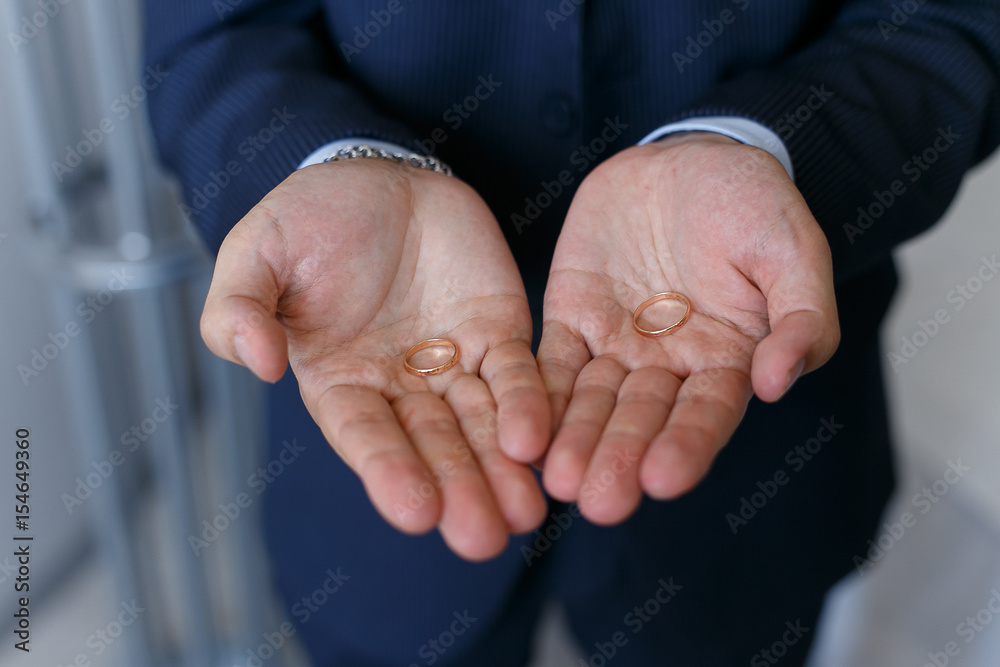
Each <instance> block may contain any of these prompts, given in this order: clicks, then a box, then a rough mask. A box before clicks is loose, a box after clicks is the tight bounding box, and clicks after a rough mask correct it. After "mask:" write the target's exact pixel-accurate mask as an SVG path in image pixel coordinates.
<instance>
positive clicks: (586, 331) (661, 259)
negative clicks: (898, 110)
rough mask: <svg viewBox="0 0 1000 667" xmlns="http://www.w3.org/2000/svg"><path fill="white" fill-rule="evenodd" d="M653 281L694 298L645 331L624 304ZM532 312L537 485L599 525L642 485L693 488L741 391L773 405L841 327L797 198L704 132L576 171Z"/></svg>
mask: <svg viewBox="0 0 1000 667" xmlns="http://www.w3.org/2000/svg"><path fill="white" fill-rule="evenodd" d="M667 291H675V292H681V293H683V294H684V295H686V296H687V297H688V298H689V299H690V300H691V304H692V310H693V312H692V314H691V318H690V320H689V321H688V322H687V323H686V324H685V325H684V326H683V327H681V328H680V329H678V330H677V331H675V332H674V333H672V334H670V335H667V336H663V337H658V338H647V337H644V336H641V335H640V334H638V333H637V332H636V331H635V329H634V328H633V326H632V313H633V311H634V310H635V308H636V306H638V305H639V304H640V303H641V302H642V301H643V300H645V299H646V298H647V297H649V296H652V295H653V294H655V293H657V292H667ZM661 303H662V304H669V303H671V302H661ZM673 303H676V302H673ZM657 308H660V306H653V307H650V308H649V309H648V310H647V311H646V313H647V314H649V315H650V316H651V317H652V316H653V315H654V311H655V310H656V309H657ZM544 312H545V316H544V322H543V327H542V341H541V346H540V348H539V351H538V361H539V366H540V367H541V371H542V377H543V378H544V380H545V383H546V385H547V387H548V391H549V395H550V400H551V404H552V408H553V419H554V423H555V425H556V426H557V431H556V435H555V437H554V440H553V442H552V444H551V446H550V448H549V451H548V453H547V455H546V459H545V464H544V484H545V488H546V489H547V490H548V492H549V493H550V494H551V495H553V496H554V497H556V498H558V499H560V500H564V501H569V500H578V502H579V506H580V509H581V511H582V513H583V514H584V515H585V516H586V517H587V518H588V519H590V520H592V521H594V522H596V523H601V524H612V523H617V522H619V521H621V520H623V519H625V518H626V517H627V516H628V515H629V514H631V513H632V512H633V511H634V510H635V509H636V507H637V506H638V504H639V501H640V499H641V497H642V492H643V491H645V492H646V493H648V494H649V495H650V496H652V497H654V498H658V499H668V498H674V497H677V496H679V495H681V494H683V493H685V492H686V491H688V490H690V489H691V488H692V487H694V486H695V485H696V484H697V483H698V481H699V480H700V479H701V478H702V477H703V476H704V475H705V474H706V473H707V471H708V469H709V466H710V465H711V462H712V460H713V459H714V457H715V455H716V454H717V453H718V451H719V450H720V449H721V448H722V447H723V446H724V445H725V444H726V442H727V441H728V440H729V438H730V437H731V436H732V434H733V432H734V431H735V429H736V426H737V425H738V424H739V422H740V420H741V419H742V417H743V414H744V411H745V410H746V406H747V403H748V402H749V400H750V396H751V393H752V392H756V394H757V396H758V397H759V398H761V399H762V400H765V401H775V400H777V399H778V398H780V397H781V396H782V395H783V394H784V393H785V392H786V391H787V390H788V388H789V387H790V386H791V384H792V382H794V381H795V379H796V378H797V377H799V376H800V375H801V374H803V373H807V372H809V371H811V370H813V369H815V368H817V367H818V366H821V365H822V364H823V363H825V362H826V361H827V360H828V359H829V358H830V356H831V355H832V354H833V352H834V350H835V349H836V347H837V344H838V342H839V339H840V329H839V326H838V323H837V311H836V302H835V300H834V293H833V273H832V267H831V259H830V250H829V246H828V244H827V242H826V239H825V237H824V235H823V232H822V230H821V229H820V227H819V225H818V224H817V223H816V221H815V219H814V218H813V217H812V215H811V214H810V213H809V209H808V208H807V206H806V203H805V201H804V200H803V199H802V197H801V196H800V195H799V192H798V190H797V189H796V188H795V186H794V184H793V183H792V182H791V180H790V179H789V178H788V176H787V174H786V173H785V171H784V169H783V168H782V167H781V164H780V163H779V162H778V161H777V160H775V159H774V158H773V157H772V156H771V155H769V154H767V153H766V152H764V151H762V150H759V149H756V148H752V147H749V146H744V145H742V144H739V143H738V142H736V141H734V140H732V139H729V138H727V137H724V136H722V135H718V134H712V133H701V132H697V133H685V134H683V135H676V136H673V137H670V138H668V139H666V140H665V141H661V142H658V143H655V144H650V145H646V146H638V147H634V148H630V149H628V150H625V151H623V152H622V153H620V154H618V155H616V156H614V157H612V158H611V159H609V160H608V161H607V162H605V163H603V164H602V165H600V166H599V167H598V168H597V169H596V170H595V171H594V172H593V173H592V174H590V175H589V176H588V177H587V179H586V180H585V181H584V182H583V183H582V184H581V186H580V190H579V191H578V192H577V194H576V196H575V198H574V200H573V203H572V206H571V207H570V211H569V213H568V215H567V218H566V222H565V224H564V226H563V229H562V232H561V235H560V237H559V242H558V245H557V246H556V251H555V258H554V260H553V263H552V270H551V274H550V277H549V283H548V286H547V289H546V292H545V311H544ZM644 317H645V316H644ZM660 317H664V316H663V314H662V313H661V315H660ZM676 319H677V317H675V316H672V315H668V316H665V317H664V319H663V320H662V321H657V322H655V323H653V324H650V325H648V327H649V328H657V327H665V326H667V325H669V324H671V323H672V322H673V321H676Z"/></svg>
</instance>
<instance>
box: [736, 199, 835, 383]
mask: <svg viewBox="0 0 1000 667" xmlns="http://www.w3.org/2000/svg"><path fill="white" fill-rule="evenodd" d="M796 210H797V211H798V210H799V209H796ZM799 215H802V216H803V217H804V219H803V221H802V222H801V224H800V225H798V227H797V229H799V233H798V234H797V235H795V236H791V237H789V240H788V242H787V243H786V244H784V246H785V247H784V248H780V247H779V246H780V245H781V244H777V243H776V244H775V247H776V249H775V251H774V253H773V254H774V257H772V258H768V261H767V265H768V266H770V267H771V270H770V271H763V272H762V273H763V274H764V275H763V276H762V277H761V279H760V280H759V282H758V284H759V285H760V289H761V292H762V293H763V294H764V297H765V298H766V299H767V311H768V321H769V323H770V328H771V332H770V333H769V334H768V335H767V336H766V337H765V338H764V339H763V340H762V341H761V342H760V343H759V344H758V345H757V349H756V350H755V351H754V355H753V363H752V365H751V378H752V380H753V388H754V390H755V391H756V393H757V396H758V397H759V398H760V399H761V400H764V401H776V400H778V399H779V398H781V396H783V395H784V394H785V393H786V392H787V391H788V389H789V388H790V387H791V386H792V383H794V382H795V380H796V379H797V378H798V377H799V376H800V375H802V374H803V373H808V372H810V371H812V370H815V369H816V368H819V367H820V366H822V365H823V364H824V363H826V362H827V360H828V359H829V358H830V357H831V356H833V353H834V351H835V350H836V349H837V345H838V344H839V342H840V325H839V322H838V320H837V300H836V296H835V295H834V290H833V264H832V260H831V258H830V246H829V244H828V243H827V242H826V239H825V237H824V236H823V232H822V231H821V230H820V228H819V225H818V224H817V223H816V222H815V220H813V219H812V216H811V215H810V214H809V212H808V209H805V207H804V205H803V207H802V209H801V212H800V213H799Z"/></svg>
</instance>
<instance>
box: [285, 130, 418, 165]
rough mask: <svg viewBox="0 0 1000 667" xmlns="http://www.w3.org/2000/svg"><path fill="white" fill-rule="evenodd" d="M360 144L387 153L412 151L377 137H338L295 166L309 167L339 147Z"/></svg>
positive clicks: (404, 153) (407, 152)
mask: <svg viewBox="0 0 1000 667" xmlns="http://www.w3.org/2000/svg"><path fill="white" fill-rule="evenodd" d="M360 144H367V145H369V146H371V147H372V148H381V149H382V150H384V151H386V152H387V153H402V154H403V155H409V154H410V153H412V152H413V151H411V150H410V149H409V148H406V147H405V146H400V145H399V144H394V143H391V142H388V141H379V140H378V139H369V138H367V137H348V138H347V139H338V140H337V141H331V142H330V143H328V144H324V145H323V146H320V147H319V148H317V149H316V150H314V151H313V152H312V153H310V154H309V155H308V156H307V157H306V159H305V160H303V161H302V162H300V163H299V166H298V167H296V170H298V169H302V168H303V167H309V166H312V165H314V164H320V163H322V162H323V160H325V159H326V158H328V157H330V156H331V155H333V154H334V153H336V152H337V151H339V150H340V149H341V148H347V147H348V146H358V145H360Z"/></svg>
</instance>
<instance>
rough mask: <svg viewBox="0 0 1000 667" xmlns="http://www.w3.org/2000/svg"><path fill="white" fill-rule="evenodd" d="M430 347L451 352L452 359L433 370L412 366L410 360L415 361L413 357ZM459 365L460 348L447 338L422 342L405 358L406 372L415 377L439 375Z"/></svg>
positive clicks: (410, 350) (407, 353) (429, 339)
mask: <svg viewBox="0 0 1000 667" xmlns="http://www.w3.org/2000/svg"><path fill="white" fill-rule="evenodd" d="M429 347H442V348H445V349H450V350H451V357H449V358H448V360H447V361H445V362H444V363H443V364H438V365H437V366H434V367H432V368H417V367H416V366H413V365H411V364H410V360H411V359H413V355H415V354H416V353H417V352H420V351H421V350H426V349H427V348H429ZM457 363H458V346H457V345H455V343H453V342H452V341H450V340H448V339H447V338H428V339H427V340H422V341H420V342H419V343H417V344H416V345H414V346H413V347H411V348H410V349H409V350H407V351H406V356H405V357H404V358H403V365H404V366H406V370H407V372H409V373H412V374H413V375H437V374H438V373H444V372H445V371H446V370H448V369H449V368H451V367H452V366H454V365H455V364H457Z"/></svg>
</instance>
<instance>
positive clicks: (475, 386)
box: [201, 159, 551, 560]
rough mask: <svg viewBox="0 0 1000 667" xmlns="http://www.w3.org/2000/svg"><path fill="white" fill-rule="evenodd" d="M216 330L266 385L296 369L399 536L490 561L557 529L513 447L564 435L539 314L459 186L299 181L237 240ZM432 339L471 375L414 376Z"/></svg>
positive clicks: (328, 174)
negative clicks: (410, 364)
mask: <svg viewBox="0 0 1000 667" xmlns="http://www.w3.org/2000/svg"><path fill="white" fill-rule="evenodd" d="M201 331H202V336H203V337H204V339H205V342H206V343H207V344H208V346H209V348H210V349H211V350H212V351H213V352H215V353H216V354H217V355H219V356H220V357H222V358H224V359H228V360H230V361H233V362H236V363H242V364H244V365H246V366H247V367H249V368H250V369H251V370H252V371H253V372H254V373H256V374H257V375H258V376H259V377H260V378H262V379H264V380H267V381H270V382H275V381H277V380H278V379H280V378H281V376H282V375H283V373H284V371H285V367H286V364H287V363H289V362H290V363H291V366H292V370H293V371H294V372H295V376H296V378H297V379H298V382H299V386H300V389H301V393H302V398H303V401H304V402H305V405H306V407H307V408H308V409H309V412H310V414H311V415H312V416H313V418H314V419H315V420H316V423H317V424H319V426H320V428H321V429H322V430H323V434H324V435H325V436H326V438H327V440H328V441H329V442H330V444H331V445H332V446H333V449H334V450H335V451H336V452H337V454H339V455H340V457H341V458H342V459H343V460H344V461H345V462H346V463H347V465H348V466H350V467H351V468H352V469H353V470H354V472H356V473H357V474H358V475H359V476H360V477H361V480H362V482H363V483H364V486H365V489H366V490H367V492H368V495H369V497H370V499H371V501H372V503H373V504H374V505H375V507H376V508H377V509H378V511H379V512H380V513H381V514H382V516H383V517H385V519H386V520H387V521H388V522H389V523H390V524H392V525H393V526H396V527H397V528H399V529H400V530H403V531H405V532H409V533H420V532H425V531H427V530H430V529H431V528H433V527H435V526H437V527H438V528H439V529H440V531H441V534H442V536H443V537H444V539H445V541H446V542H447V543H448V545H449V546H450V547H451V548H452V549H453V550H454V551H455V552H456V553H458V554H459V555H460V556H463V557H465V558H468V559H472V560H478V559H484V558H489V557H492V556H494V555H496V554H498V553H499V552H500V551H501V550H502V549H503V548H504V546H505V545H506V542H507V536H508V534H509V533H510V532H514V533H523V532H527V531H530V530H532V529H533V528H535V527H536V526H537V525H538V524H539V523H540V522H541V521H542V519H543V517H544V514H545V503H544V499H543V497H542V494H541V490H540V489H539V488H538V484H537V482H536V480H535V478H534V476H533V474H532V471H531V470H530V468H529V467H528V466H527V465H526V464H523V463H517V462H515V461H512V460H511V459H509V458H507V457H506V456H504V455H503V454H502V453H501V452H500V449H499V445H500V443H503V446H504V449H505V450H509V451H512V452H519V451H527V452H535V451H540V450H543V449H544V447H545V445H546V444H547V442H548V439H549V437H550V435H551V427H550V415H549V408H548V403H547V400H546V394H545V388H544V385H543V384H542V381H541V377H540V375H539V373H538V369H537V365H536V363H535V360H534V358H533V357H532V354H531V347H530V345H531V318H530V315H529V311H528V304H527V299H526V297H525V293H524V287H523V285H522V284H521V280H520V276H519V275H518V271H517V267H516V266H515V264H514V260H513V258H512V257H511V254H510V251H509V249H508V247H507V244H506V242H505V241H504V238H503V235H502V234H501V232H500V230H499V227H498V226H497V223H496V220H495V219H494V218H493V216H492V214H491V213H490V211H489V209H488V208H487V207H486V204H485V203H484V202H483V201H482V200H481V199H480V198H479V196H478V195H476V194H475V192H474V191H473V190H472V189H471V188H469V187H468V186H467V185H465V184H464V183H462V182H461V181H459V180H457V179H453V178H448V177H446V176H443V175H441V174H434V173H430V172H425V171H420V170H417V169H414V168H412V167H408V166H403V165H396V164H392V163H388V162H382V161H376V160H366V159H358V160H352V161H350V162H338V163H331V164H321V165H316V166H312V167H307V168H305V169H302V170H300V171H297V172H295V173H294V174H292V175H291V176H290V177H289V178H288V179H286V180H285V182H284V183H282V184H281V185H279V186H278V187H277V188H275V189H274V190H273V191H272V192H271V193H270V194H269V195H268V196H267V197H265V198H264V199H263V200H262V201H261V202H260V203H259V204H258V205H257V206H256V207H254V209H253V210H252V211H251V212H250V213H249V214H248V215H247V216H246V217H245V218H244V219H243V220H241V221H240V222H239V223H238V224H237V225H236V226H235V227H234V228H233V230H232V231H231V232H230V234H229V236H227V237H226V240H225V242H224V243H223V244H222V248H221V249H220V251H219V257H218V262H217V264H216V268H215V274H214V276H213V279H212V286H211V289H210V291H209V294H208V299H207V301H206V303H205V310H204V313H203V315H202V321H201ZM434 337H447V338H450V339H451V340H453V341H454V342H455V343H456V344H457V345H458V348H459V352H460V358H459V363H458V365H457V366H455V367H454V368H452V369H450V370H448V371H446V372H444V373H442V374H440V375H435V376H429V377H416V376H413V375H410V374H409V373H407V372H406V371H405V369H404V367H403V356H404V354H405V353H406V351H407V350H408V349H409V347H410V346H411V345H413V344H415V343H417V342H419V341H421V340H423V339H426V338H434ZM330 510H331V511H339V510H338V508H330Z"/></svg>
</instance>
